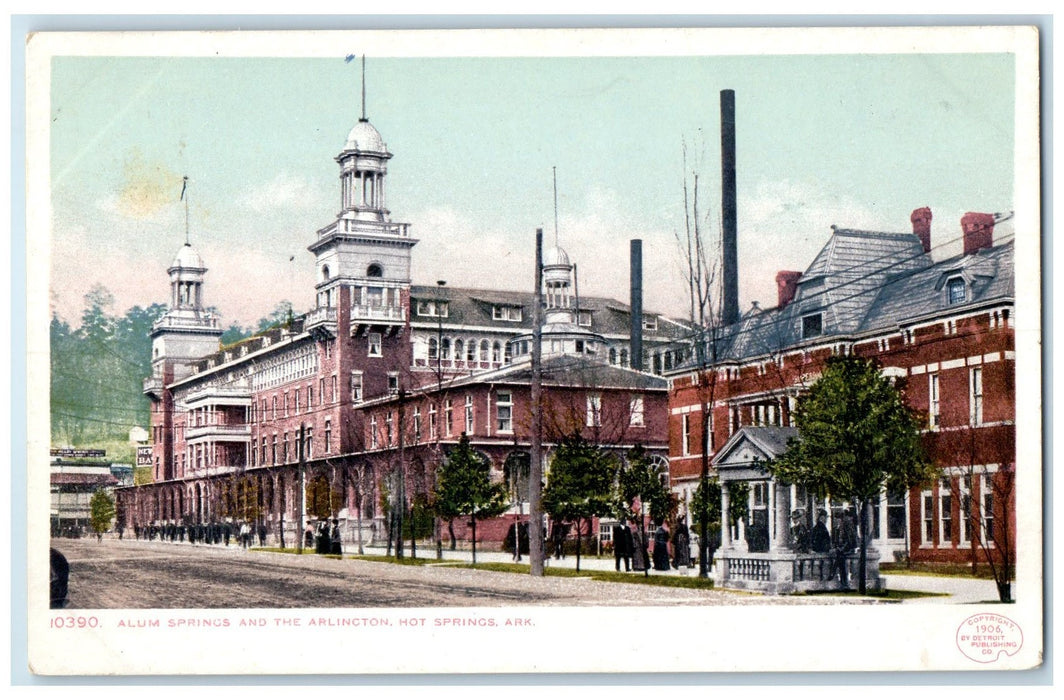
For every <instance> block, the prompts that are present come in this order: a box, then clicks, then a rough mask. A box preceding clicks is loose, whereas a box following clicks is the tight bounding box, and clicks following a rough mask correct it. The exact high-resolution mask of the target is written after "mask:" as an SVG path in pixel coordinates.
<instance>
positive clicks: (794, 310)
mask: <svg viewBox="0 0 1064 700" xmlns="http://www.w3.org/2000/svg"><path fill="white" fill-rule="evenodd" d="M1009 219H1010V216H1002V215H987V214H967V215H965V217H964V218H963V220H962V222H961V227H962V231H961V234H962V235H963V239H964V251H963V253H962V254H960V255H956V256H952V257H949V258H946V259H935V257H933V256H932V254H931V253H932V241H931V228H930V223H931V212H930V210H928V209H918V210H916V211H915V212H913V216H912V223H913V233H912V234H908V233H905V234H898V233H883V232H871V231H854V230H846V229H833V233H832V235H831V237H830V238H829V240H828V241H827V243H826V245H825V246H824V248H823V249H822V250H821V251H820V253H819V254H818V255H817V257H816V258H815V259H814V260H813V262H812V263H811V264H810V266H809V268H808V269H807V270H805V271H804V272H802V273H798V272H793V271H783V272H780V273H779V275H778V276H777V278H776V279H777V284H778V288H779V298H778V304H777V306H776V307H774V308H771V309H765V310H761V309H756V308H755V309H754V310H752V311H751V312H749V313H748V314H746V315H745V316H743V317H742V318H741V319H740V320H739V321H738V322H737V323H735V324H732V325H730V326H728V327H726V328H724V329H722V330H721V331H720V332H718V333H716V334H714V337H713V339H712V340H710V341H707V347H706V350H707V357H715V358H716V361H715V362H712V363H710V366H709V368H708V369H707V370H706V371H702V372H699V371H698V370H697V367H695V366H693V365H691V364H690V363H688V364H687V365H686V366H683V367H680V368H678V369H677V370H675V371H673V372H671V373H668V377H669V385H670V392H669V414H670V415H669V460H670V469H671V476H672V483H673V487H674V489H675V490H677V491H678V492H680V493H681V494H683V495H688V494H690V493H691V492H692V491H693V490H694V489H695V488H696V487H697V483H698V478H699V474H700V470H701V468H702V449H701V445H702V425H703V408H704V407H708V406H711V409H710V415H709V431H710V433H709V436H708V448H709V449H708V454H707V456H706V458H707V459H708V460H710V461H711V460H712V459H713V458H714V457H715V456H716V454H717V453H718V452H719V451H721V450H722V449H723V448H724V446H725V443H727V442H728V440H729V438H730V437H731V436H732V435H734V434H736V433H737V432H738V431H739V429H740V428H744V427H745V428H748V429H749V430H748V432H750V431H753V432H756V430H757V428H758V426H789V425H790V424H791V422H790V416H791V412H792V411H793V409H794V406H795V402H796V400H797V398H798V397H799V396H800V395H801V394H802V392H803V391H804V390H805V388H806V387H808V386H809V385H810V384H811V383H812V382H813V381H815V380H816V378H817V376H818V375H819V373H820V371H821V368H822V366H823V363H824V361H825V360H826V359H827V358H828V357H831V356H832V355H835V354H854V355H859V356H862V357H871V358H874V359H875V360H876V361H877V362H878V363H879V364H880V366H881V367H882V371H883V373H884V374H885V375H887V376H891V377H895V378H897V380H898V385H899V386H901V387H902V388H903V390H904V392H905V396H906V399H907V401H908V402H909V404H910V405H911V406H913V407H914V408H916V409H918V410H919V411H921V412H922V413H923V414H924V415H926V419H927V428H926V431H925V433H924V439H925V444H926V447H927V450H928V454H929V456H930V457H931V459H932V461H933V463H934V464H935V465H936V466H937V467H938V468H939V470H940V473H941V478H940V479H939V480H938V481H937V482H936V483H935V484H933V485H930V486H928V488H927V489H926V490H913V491H912V492H911V493H908V494H886V493H885V494H883V496H882V497H881V499H880V501H879V503H877V504H875V508H874V510H873V522H872V533H873V538H874V541H873V543H872V544H873V545H874V546H876V547H877V548H878V549H879V550H880V551H881V552H882V553H883V554H884V556H885V558H887V559H888V560H889V558H890V554H891V552H893V551H898V550H904V551H907V552H908V554H909V556H910V557H911V558H912V559H913V560H921V561H936V562H968V561H971V560H972V559H973V558H975V559H976V560H983V559H984V558H985V556H986V551H989V552H991V553H993V554H992V555H993V556H1000V553H1001V552H1003V551H1007V552H1010V553H1011V552H1014V551H1015V550H1014V546H1015V539H1014V538H1015V500H1014V499H1015V495H1014V494H1013V493H1012V483H1013V479H1012V475H1013V473H1014V470H1015V468H1016V463H1015V454H1016V450H1015V376H1016V372H1015V353H1014V329H1013V326H1012V318H1013V313H1012V312H1013V306H1014V298H1013V297H1014V291H1013V290H1014V281H1013V245H1012V241H1011V233H1010V232H1009V231H1008V230H1007V229H1008V225H1007V224H1006V225H1005V226H1002V225H1001V224H1003V223H1004V222H1006V221H1009ZM996 226H997V228H998V230H997V231H995V227H996ZM1002 229H1005V231H1004V233H1003V232H1002ZM949 237H950V238H952V236H949ZM763 481H764V484H760V483H759V484H757V485H756V486H757V487H756V488H751V496H750V498H751V502H750V503H749V504H748V506H749V509H750V510H751V511H752V510H754V509H760V510H763V511H764V512H765V516H766V517H767V518H768V526H769V527H770V528H772V531H773V532H774V533H775V532H779V531H780V529H781V528H785V527H786V523H780V522H778V521H779V520H780V518H781V517H786V516H785V513H786V510H780V509H777V508H774V507H773V504H772V503H770V502H769V501H770V500H771V498H772V497H773V496H772V493H773V490H772V489H770V488H768V479H767V476H766V477H765V478H764V479H763ZM790 496H791V502H792V503H796V504H804V503H805V501H806V497H805V496H804V495H803V494H801V493H799V492H798V491H796V490H792V493H791V494H790ZM755 501H756V502H755ZM814 505H815V507H822V506H824V505H828V506H830V505H831V504H814ZM835 505H837V504H835ZM829 510H830V508H829ZM781 512H782V513H784V516H781V515H780V513H781ZM812 512H813V510H812V509H809V514H807V516H806V517H809V515H811V513H812ZM836 512H837V508H836ZM980 533H983V535H982V536H980ZM981 542H982V543H985V545H986V547H985V548H984V547H983V546H982V545H981V544H980V543H981ZM742 546H747V545H746V544H743V545H742ZM1010 556H1013V555H1010Z"/></svg>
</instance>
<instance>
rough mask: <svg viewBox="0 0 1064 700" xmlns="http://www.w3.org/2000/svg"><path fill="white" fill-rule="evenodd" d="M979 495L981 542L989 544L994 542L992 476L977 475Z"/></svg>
mask: <svg viewBox="0 0 1064 700" xmlns="http://www.w3.org/2000/svg"><path fill="white" fill-rule="evenodd" d="M979 494H980V496H981V504H980V505H981V507H980V508H979V527H980V530H981V532H982V535H983V541H984V542H986V544H988V545H989V544H991V543H993V541H994V475H993V474H980V475H979Z"/></svg>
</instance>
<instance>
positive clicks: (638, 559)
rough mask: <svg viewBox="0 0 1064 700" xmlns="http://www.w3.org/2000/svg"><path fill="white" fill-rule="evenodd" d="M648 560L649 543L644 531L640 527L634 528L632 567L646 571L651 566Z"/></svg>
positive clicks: (635, 569)
mask: <svg viewBox="0 0 1064 700" xmlns="http://www.w3.org/2000/svg"><path fill="white" fill-rule="evenodd" d="M648 560H649V557H648V556H647V544H646V542H645V541H644V540H643V533H642V532H640V531H639V529H638V528H632V569H633V570H634V571H646V570H647V569H649V568H650V566H649V564H648V563H647V562H648Z"/></svg>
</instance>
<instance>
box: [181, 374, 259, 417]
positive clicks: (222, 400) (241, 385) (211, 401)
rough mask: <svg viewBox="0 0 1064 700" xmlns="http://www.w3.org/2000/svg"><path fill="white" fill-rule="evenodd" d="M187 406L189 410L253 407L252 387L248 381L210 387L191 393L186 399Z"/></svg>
mask: <svg viewBox="0 0 1064 700" xmlns="http://www.w3.org/2000/svg"><path fill="white" fill-rule="evenodd" d="M185 405H186V406H187V408H188V409H189V410H192V409H196V408H203V407H206V406H243V407H247V406H250V405H251V386H250V384H249V383H248V382H247V380H243V381H239V382H234V383H233V384H229V385H227V386H210V387H207V388H206V389H201V390H200V391H194V392H191V393H190V394H189V395H188V398H186V399H185Z"/></svg>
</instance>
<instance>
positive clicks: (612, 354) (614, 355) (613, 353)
mask: <svg viewBox="0 0 1064 700" xmlns="http://www.w3.org/2000/svg"><path fill="white" fill-rule="evenodd" d="M610 364H611V365H615V364H617V348H610Z"/></svg>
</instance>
